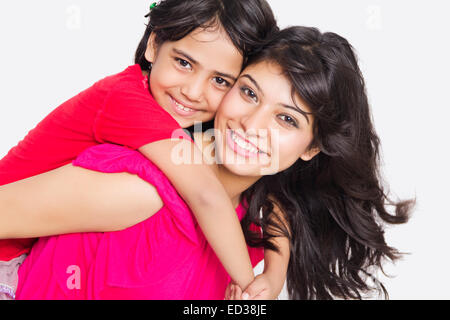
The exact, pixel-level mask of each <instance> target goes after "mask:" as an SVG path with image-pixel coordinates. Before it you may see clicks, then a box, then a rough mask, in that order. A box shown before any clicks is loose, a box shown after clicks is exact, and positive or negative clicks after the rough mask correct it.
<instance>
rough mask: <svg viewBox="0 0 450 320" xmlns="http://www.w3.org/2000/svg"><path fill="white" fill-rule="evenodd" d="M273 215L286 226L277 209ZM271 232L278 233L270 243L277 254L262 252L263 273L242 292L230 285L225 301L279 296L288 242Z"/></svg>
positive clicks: (267, 298) (288, 246)
mask: <svg viewBox="0 0 450 320" xmlns="http://www.w3.org/2000/svg"><path fill="white" fill-rule="evenodd" d="M273 214H274V216H275V217H276V220H277V223H283V224H284V225H286V226H287V224H286V220H285V219H284V218H283V215H282V214H281V212H280V210H279V209H278V208H277V207H275V208H274V212H273ZM271 231H272V233H274V234H277V233H278V236H277V237H274V238H272V239H271V242H272V243H273V244H274V245H275V246H276V247H277V248H278V249H279V252H275V251H273V250H268V249H266V250H264V271H263V273H262V274H260V275H258V276H257V277H256V278H255V280H254V281H253V282H252V283H251V284H250V285H249V286H248V287H247V289H245V291H244V292H242V290H240V288H239V287H238V286H237V285H235V284H234V283H230V284H229V285H228V287H227V289H226V293H225V299H226V300H241V299H243V300H247V299H251V300H273V299H276V298H277V297H278V296H279V295H280V293H281V290H282V289H283V286H284V283H285V281H286V274H287V268H288V265H289V258H290V242H289V239H288V238H287V237H286V236H284V235H281V234H279V232H277V230H274V229H273V230H271Z"/></svg>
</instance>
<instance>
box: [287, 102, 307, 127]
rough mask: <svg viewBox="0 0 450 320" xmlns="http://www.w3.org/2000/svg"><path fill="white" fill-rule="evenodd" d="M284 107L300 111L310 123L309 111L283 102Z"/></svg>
mask: <svg viewBox="0 0 450 320" xmlns="http://www.w3.org/2000/svg"><path fill="white" fill-rule="evenodd" d="M281 106H282V107H284V108H287V109H292V110H294V111H297V112H298V113H300V114H301V115H303V116H304V117H305V118H306V121H307V122H308V124H309V118H308V113H307V112H305V111H303V110H302V109H300V108H299V107H293V106H290V105H287V104H281Z"/></svg>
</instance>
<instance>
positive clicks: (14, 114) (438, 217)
mask: <svg viewBox="0 0 450 320" xmlns="http://www.w3.org/2000/svg"><path fill="white" fill-rule="evenodd" d="M149 3H150V1H143V0H133V1H118V0H95V1H92V0H91V1H88V0H72V1H67V0H58V1H56V0H41V1H32V0H20V1H1V2H0V46H1V47H0V48H1V50H0V137H1V138H0V157H2V156H4V155H5V154H6V153H7V151H8V150H9V149H10V148H11V147H13V146H14V145H15V144H16V143H17V142H18V141H19V140H21V139H22V138H23V137H24V136H25V135H26V133H27V132H28V131H29V130H30V129H32V128H33V127H34V126H35V125H36V124H37V123H38V122H39V121H40V120H41V119H43V118H44V117H45V116H46V115H47V114H48V113H49V112H50V111H51V110H53V109H54V108H55V107H57V106H58V105H59V104H60V103H62V102H64V101H65V100H67V99H68V98H70V97H72V96H73V95H75V94H77V93H78V92H80V91H81V90H83V89H85V88H87V87H89V86H90V85H92V84H93V83H94V82H95V81H97V80H99V79H101V78H103V77H105V76H107V75H110V74H114V73H116V72H119V71H121V70H123V69H124V68H125V67H126V66H128V65H131V64H133V54H134V51H135V49H136V47H137V44H138V41H139V40H140V38H141V36H142V34H143V32H144V29H145V27H144V23H145V21H146V19H144V15H145V14H146V13H147V11H148V6H149ZM269 3H270V4H271V5H272V7H273V10H274V12H275V14H276V16H277V18H278V20H279V23H280V25H281V26H282V27H284V26H288V25H306V26H315V27H318V28H319V29H320V30H322V31H333V32H336V33H339V34H340V35H342V36H344V37H346V38H347V39H348V40H349V41H350V42H351V43H352V44H353V46H354V47H355V48H356V51H357V53H358V55H359V58H360V65H361V68H362V70H363V73H364V75H365V79H366V81H367V87H368V93H369V98H370V102H371V106H372V110H373V116H374V120H375V126H376V129H377V132H378V134H379V136H380V137H381V141H382V152H383V173H384V176H385V178H386V180H387V181H388V182H389V185H390V190H391V191H392V195H394V196H398V197H400V198H409V197H414V196H416V197H417V208H416V210H415V211H414V216H413V218H412V220H411V221H410V222H409V223H408V224H406V225H403V226H397V227H390V228H388V229H387V231H386V238H387V241H388V244H390V245H392V246H394V247H396V248H398V249H399V250H400V251H403V252H410V254H409V255H408V256H405V258H404V259H403V260H402V261H400V262H398V263H397V264H396V265H387V266H386V271H387V272H388V273H390V274H392V275H394V276H395V277H394V278H382V280H383V281H384V283H385V285H386V287H387V289H388V291H389V293H390V297H391V299H449V298H450V294H449V289H448V288H449V285H450V279H449V270H450V258H449V254H450V253H449V250H448V248H447V245H448V244H449V243H450V236H449V234H450V231H449V230H448V228H449V222H450V218H449V209H448V199H449V196H448V194H447V193H448V187H447V181H449V178H450V174H449V170H448V169H447V157H448V155H449V153H448V150H447V148H448V145H449V143H448V142H447V140H448V137H449V136H450V135H449V134H448V130H449V127H450V126H449V119H448V117H449V115H450V113H449V111H448V110H449V107H450V105H449V102H448V92H449V91H450V88H449V81H448V76H449V72H450V67H449V63H448V60H447V59H448V58H449V57H450V45H449V40H448V39H449V36H448V34H447V33H448V30H450V23H449V19H448V17H447V13H448V8H449V6H448V1H446V0H433V1H427V2H425V1H423V0H422V1H411V0H410V1H406V0H395V1H392V0H391V1H388V0H374V1H367V0H341V1H334V0H316V1H294V0H272V1H269ZM281 297H282V298H285V297H286V296H285V294H284V293H283V294H282V296H281Z"/></svg>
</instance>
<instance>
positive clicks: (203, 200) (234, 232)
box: [140, 140, 254, 289]
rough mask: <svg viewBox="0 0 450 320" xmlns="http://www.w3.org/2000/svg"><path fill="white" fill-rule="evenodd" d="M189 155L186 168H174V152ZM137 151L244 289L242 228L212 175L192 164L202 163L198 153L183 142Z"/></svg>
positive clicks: (246, 269)
mask: <svg viewBox="0 0 450 320" xmlns="http://www.w3.org/2000/svg"><path fill="white" fill-rule="evenodd" d="M180 149H183V150H185V151H188V152H189V151H190V153H189V154H190V155H191V157H188V160H190V161H189V162H190V163H188V164H186V163H184V164H176V161H174V158H173V156H174V155H175V154H176V151H177V150H180ZM140 151H141V152H142V153H143V154H144V155H145V156H146V157H147V158H148V159H150V160H151V161H152V162H153V163H155V164H156V165H157V166H158V167H159V168H160V169H161V170H162V171H163V172H164V173H165V174H166V176H167V177H168V179H169V180H170V181H171V182H172V184H173V185H174V187H175V189H176V190H177V191H178V192H179V193H180V195H181V196H182V197H183V199H184V200H185V201H186V203H187V205H188V206H189V207H190V208H191V210H192V212H193V213H194V215H195V217H196V219H197V222H198V224H199V226H200V228H201V229H202V231H203V234H204V235H205V237H206V239H207V240H208V243H209V244H210V246H211V247H212V249H213V250H214V252H215V253H216V255H217V257H218V258H219V260H220V261H221V263H222V265H223V266H224V268H225V269H226V270H227V272H228V274H229V275H230V277H231V278H232V279H233V280H234V281H235V282H236V283H237V284H238V285H239V286H240V287H241V288H242V289H245V288H247V286H248V285H249V284H250V283H251V282H252V281H253V279H254V273H253V268H252V264H251V261H250V257H249V254H248V249H247V246H246V242H245V238H244V234H243V232H242V227H241V225H240V222H239V219H238V217H237V215H236V211H235V209H234V208H233V205H232V203H231V200H230V197H229V195H228V194H227V193H226V191H225V189H224V187H223V186H222V184H221V183H220V182H219V181H218V179H217V177H216V175H215V174H214V172H213V171H212V170H211V168H210V167H208V166H207V165H206V164H194V160H195V159H202V153H201V151H200V150H199V149H198V148H197V147H196V146H195V145H194V144H193V143H191V142H189V141H187V140H176V141H172V140H163V141H158V142H153V143H151V144H148V145H146V146H144V147H142V148H140Z"/></svg>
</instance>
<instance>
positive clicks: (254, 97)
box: [241, 87, 258, 102]
mask: <svg viewBox="0 0 450 320" xmlns="http://www.w3.org/2000/svg"><path fill="white" fill-rule="evenodd" d="M241 92H242V93H243V94H244V95H245V96H246V97H248V98H250V99H252V100H253V101H255V102H258V96H257V95H256V93H255V92H253V91H252V89H250V88H248V87H241Z"/></svg>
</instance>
